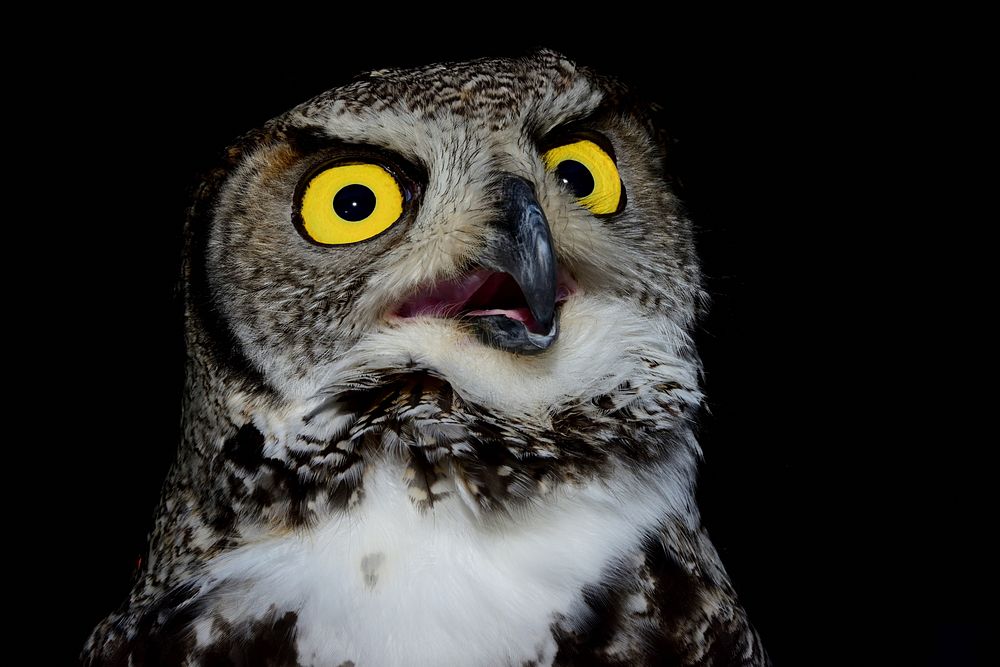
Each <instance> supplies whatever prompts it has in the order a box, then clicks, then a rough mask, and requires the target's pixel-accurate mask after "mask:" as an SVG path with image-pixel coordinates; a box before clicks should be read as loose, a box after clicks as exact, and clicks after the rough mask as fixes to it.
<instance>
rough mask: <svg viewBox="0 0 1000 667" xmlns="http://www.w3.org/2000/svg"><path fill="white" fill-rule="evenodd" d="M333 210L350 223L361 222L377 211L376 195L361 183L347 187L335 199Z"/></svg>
mask: <svg viewBox="0 0 1000 667" xmlns="http://www.w3.org/2000/svg"><path fill="white" fill-rule="evenodd" d="M333 210H334V211H336V212H337V215H339V216H340V217H341V218H343V219H344V220H347V221H348V222H360V221H361V220H364V219H365V218H367V217H368V216H369V215H371V214H372V211H374V210H375V193H374V192H372V191H371V189H370V188H366V187H365V186H363V185H361V184H359V183H352V184H351V185H345V186H344V187H342V188H341V189H340V191H339V192H338V193H337V194H336V195H334V197H333Z"/></svg>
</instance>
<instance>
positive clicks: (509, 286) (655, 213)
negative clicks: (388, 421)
mask: <svg viewBox="0 0 1000 667" xmlns="http://www.w3.org/2000/svg"><path fill="white" fill-rule="evenodd" d="M662 158H663V154H662V152H661V146H660V145H659V144H658V142H657V138H656V135H655V130H654V128H653V125H652V123H651V121H650V118H649V116H648V115H647V112H646V109H644V108H643V107H641V106H639V105H637V104H635V103H633V102H631V101H630V98H629V96H628V94H627V91H626V90H625V89H624V88H623V87H622V86H621V85H620V84H617V83H616V82H614V81H612V80H609V79H606V78H604V77H602V76H600V75H598V74H596V73H594V72H592V71H590V70H587V69H584V68H581V67H577V66H575V65H574V64H572V63H571V62H569V61H567V60H566V59H565V58H563V57H561V56H559V55H558V54H555V53H552V52H542V53H539V54H535V55H533V56H530V57H526V58H523V59H518V60H486V61H475V62H470V63H463V64H454V65H439V66H431V67H426V68H423V69H416V70H407V71H380V72H373V73H371V74H369V75H366V76H364V77H361V78H359V79H357V80H355V81H354V82H353V83H350V84H348V85H346V86H344V87H342V88H338V89H334V90H332V91H329V92H327V93H325V94H323V95H321V96H319V97H317V98H315V99H313V100H311V101H309V102H307V103H305V104H303V105H301V106H299V107H297V108H295V109H293V110H291V111H290V112H288V113H286V114H285V115H283V116H281V117H279V118H277V119H275V120H273V121H271V122H270V123H269V124H267V125H266V126H265V127H264V128H262V129H260V130H258V131H256V132H254V133H252V134H250V135H248V137H247V138H246V139H244V140H243V142H242V143H240V144H238V145H237V146H236V147H235V148H234V149H231V151H230V166H229V167H228V168H227V169H226V170H225V171H224V172H223V173H220V175H219V177H218V178H217V179H215V181H214V185H212V186H210V187H209V188H208V189H207V190H206V192H205V193H204V195H203V198H204V200H205V201H206V202H207V204H208V205H207V206H204V207H203V210H204V211H205V213H204V214H203V215H202V216H201V221H199V220H198V219H195V222H194V223H193V224H192V229H191V232H192V233H191V236H192V237H193V238H194V239H195V241H194V251H193V253H192V254H193V256H194V257H195V264H197V266H198V269H197V270H198V271H200V272H201V273H200V275H201V276H202V279H201V280H195V281H193V283H194V285H195V287H193V288H192V292H191V293H190V295H189V296H190V298H189V303H190V304H193V307H194V308H196V309H197V308H199V305H198V304H203V305H207V306H208V308H207V309H206V310H211V311H212V313H213V318H214V321H216V322H217V324H218V326H217V327H215V330H217V331H218V332H221V333H219V335H220V336H222V337H224V338H225V339H226V344H227V345H230V346H232V347H234V348H235V349H236V350H238V353H239V354H238V356H239V358H240V359H241V360H242V362H241V363H243V364H245V365H246V366H247V368H248V369H250V370H251V371H252V372H254V373H257V374H259V375H260V376H261V377H263V379H264V381H265V383H266V384H267V386H269V387H270V388H271V389H273V390H274V391H275V392H277V393H278V394H280V395H282V396H284V397H286V398H288V399H294V400H307V399H309V398H310V397H314V396H316V395H317V394H319V393H322V392H323V391H324V388H325V387H328V386H329V385H330V383H331V382H335V381H336V380H337V379H338V378H341V377H343V376H344V374H345V373H348V374H349V373H366V372H367V373H373V372H381V371H385V370H407V369H424V370H427V371H429V372H432V373H434V374H435V375H438V376H440V377H442V378H444V379H445V380H447V381H448V382H449V383H450V384H451V385H452V386H453V387H454V388H455V390H456V391H457V392H459V393H461V394H462V395H464V396H467V397H469V398H471V399H474V400H475V401H477V402H478V403H481V404H483V405H486V406H488V407H491V408H493V409H495V410H498V411H501V412H503V411H507V412H513V413H517V414H519V415H525V414H533V413H534V414H542V413H546V412H551V411H552V410H553V409H557V408H558V406H559V405H560V404H561V403H568V402H571V401H574V400H580V399H581V398H586V397H588V396H596V395H598V394H600V393H601V392H603V391H606V390H607V388H608V386H617V385H620V384H622V383H623V382H628V381H629V378H630V377H631V376H632V375H633V374H635V373H637V372H639V369H640V368H642V367H648V365H649V364H650V363H652V362H651V361H650V358H651V357H658V358H660V357H662V358H663V359H677V358H680V357H685V356H690V355H692V354H693V352H691V351H690V349H689V345H688V338H687V334H686V332H687V330H688V328H689V326H690V323H691V321H692V318H693V316H694V309H695V308H694V306H695V302H696V299H697V296H698V294H699V277H698V276H699V274H698V268H697V263H696V259H695V256H694V253H693V248H692V242H691V232H690V228H689V224H688V223H687V221H686V220H685V219H684V218H683V217H682V216H681V214H680V212H679V206H678V202H677V201H676V199H675V198H674V197H673V195H672V194H671V193H670V191H669V189H668V187H667V185H666V183H665V177H664V173H663V167H662Z"/></svg>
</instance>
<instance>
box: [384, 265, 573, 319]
mask: <svg viewBox="0 0 1000 667" xmlns="http://www.w3.org/2000/svg"><path fill="white" fill-rule="evenodd" d="M572 285H573V281H572V279H571V278H569V277H568V276H567V275H565V274H564V273H563V272H561V271H560V275H559V286H558V289H557V293H556V302H557V303H559V302H562V301H565V300H566V298H567V297H568V296H569V294H570V293H571V292H572V291H573V289H572ZM395 314H396V315H397V316H398V317H417V316H420V315H429V316H432V317H482V316H486V315H502V316H504V317H506V318H508V319H511V320H515V321H517V322H523V323H524V326H525V327H526V328H527V329H528V330H529V331H532V332H534V333H547V332H538V331H536V329H537V326H538V325H537V323H536V322H535V318H534V317H533V316H532V314H531V310H530V308H528V303H527V301H526V299H525V297H524V293H523V292H522V291H521V288H520V287H519V286H518V284H517V281H515V280H514V278H513V277H512V276H511V275H510V274H508V273H498V272H493V271H488V270H479V271H475V272H473V273H469V274H466V275H464V276H462V277H460V278H457V279H453V280H445V281H441V282H439V283H436V284H434V285H433V286H431V287H428V288H425V289H423V290H421V291H420V292H418V293H417V294H415V295H413V296H412V297H410V298H409V299H407V300H406V301H404V302H403V303H402V304H400V305H399V306H398V307H397V308H396V310H395Z"/></svg>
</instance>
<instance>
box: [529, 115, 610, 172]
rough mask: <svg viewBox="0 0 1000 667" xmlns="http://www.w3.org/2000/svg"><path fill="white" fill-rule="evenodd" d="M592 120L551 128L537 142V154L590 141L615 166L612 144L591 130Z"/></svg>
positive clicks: (571, 122) (577, 121)
mask: <svg viewBox="0 0 1000 667" xmlns="http://www.w3.org/2000/svg"><path fill="white" fill-rule="evenodd" d="M594 120H595V119H594V118H586V119H584V120H574V121H570V122H569V123H563V124H562V125H559V126H558V127H555V128H553V129H552V130H550V131H549V132H547V133H546V134H545V136H544V137H542V138H541V139H540V140H539V141H538V142H537V144H538V150H539V152H540V153H545V152H546V151H549V150H551V149H553V148H558V147H559V146H565V145H567V144H571V143H574V142H577V141H591V142H593V143H594V144H596V145H597V147H598V148H600V149H601V150H602V151H604V152H605V153H607V154H608V157H610V158H611V161H612V162H614V163H615V165H616V166H617V165H618V157H617V156H616V155H615V146H614V143H612V141H611V139H609V138H608V136H607V135H606V134H604V133H603V132H600V131H598V130H595V129H594V128H593V124H594Z"/></svg>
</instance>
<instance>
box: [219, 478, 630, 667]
mask: <svg viewBox="0 0 1000 667" xmlns="http://www.w3.org/2000/svg"><path fill="white" fill-rule="evenodd" d="M398 472H399V471H395V470H391V469H386V470H382V471H376V472H375V473H373V475H372V477H371V479H369V478H368V477H367V476H366V493H365V500H364V502H363V503H362V504H361V505H360V506H359V507H358V508H356V510H355V511H353V512H352V513H351V514H349V515H344V516H341V517H336V518H332V519H330V520H329V521H328V522H327V523H326V524H325V525H322V526H319V527H317V528H316V529H315V530H313V531H311V532H310V533H308V534H304V535H294V536H288V537H286V538H282V539H278V540H272V541H268V542H266V543H261V544H256V545H252V546H248V547H244V548H242V549H240V550H239V551H237V552H235V553H233V554H231V555H230V556H228V557H226V558H223V559H221V560H220V561H219V562H218V563H216V564H215V565H214V569H213V571H212V575H213V577H217V578H219V579H222V580H226V581H231V582H240V583H239V584H238V585H235V586H234V588H233V594H230V595H225V596H222V597H221V598H220V599H221V600H223V603H222V604H224V607H223V608H222V609H219V610H218V611H219V612H220V613H221V614H222V615H223V616H224V617H226V618H227V620H228V621H229V622H230V623H237V624H238V623H240V622H247V623H252V622H253V621H254V620H255V619H260V618H264V617H266V616H267V615H268V614H272V615H273V614H275V613H276V614H277V615H279V616H283V615H284V614H285V613H287V612H289V611H290V612H293V613H294V626H295V627H294V641H295V650H296V653H297V656H298V661H299V663H300V664H303V665H308V664H313V665H339V664H342V663H345V662H348V661H350V662H353V663H354V664H356V665H359V666H360V665H468V666H471V665H507V664H514V665H520V664H523V663H525V662H534V661H537V662H538V664H547V663H548V662H550V661H551V659H552V657H553V656H554V654H555V651H556V644H555V639H554V638H553V636H552V626H553V624H554V623H555V622H556V621H557V619H570V620H571V619H573V618H574V617H577V616H579V615H580V614H581V613H582V611H583V605H582V591H583V589H584V587H585V586H587V585H588V584H593V583H596V582H598V581H600V580H601V578H602V576H604V575H606V573H607V568H608V567H609V566H610V565H611V564H613V563H614V562H615V561H616V560H617V559H619V558H620V557H621V556H622V555H623V554H625V553H627V552H628V551H629V550H630V549H631V548H633V547H634V546H636V545H637V544H638V542H639V540H640V539H641V537H642V533H643V530H644V526H642V525H641V522H636V523H632V522H630V521H628V520H627V519H626V518H625V517H626V516H627V515H625V514H623V510H624V509H625V508H623V507H622V498H621V497H620V491H619V492H618V493H617V494H616V492H615V490H614V489H610V488H606V487H605V485H602V484H596V483H595V484H594V485H593V486H592V487H585V488H577V489H575V490H574V491H573V492H572V493H567V494H560V493H557V494H555V496H554V497H553V498H552V502H551V504H550V505H548V506H547V507H545V508H543V509H542V510H541V511H533V512H532V513H528V514H525V515H524V516H523V517H520V518H518V519H517V520H514V521H510V522H505V523H504V525H498V526H492V527H485V525H484V523H483V522H481V521H474V520H472V519H471V517H470V515H469V510H468V509H467V508H466V507H464V506H462V505H461V504H460V502H459V501H454V502H452V503H443V504H442V505H436V506H435V507H434V508H433V509H432V510H430V511H425V512H420V511H418V510H417V509H416V508H415V507H414V506H413V504H412V503H411V502H410V501H409V498H408V496H407V490H406V488H405V484H404V483H403V482H402V480H401V475H400V474H398Z"/></svg>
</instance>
